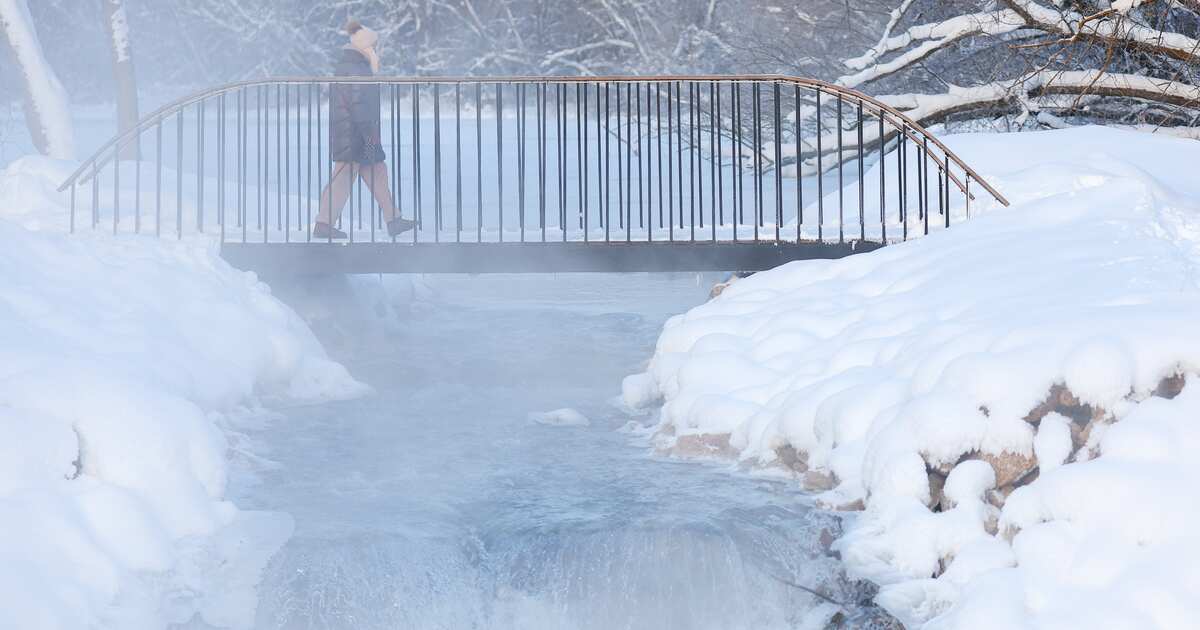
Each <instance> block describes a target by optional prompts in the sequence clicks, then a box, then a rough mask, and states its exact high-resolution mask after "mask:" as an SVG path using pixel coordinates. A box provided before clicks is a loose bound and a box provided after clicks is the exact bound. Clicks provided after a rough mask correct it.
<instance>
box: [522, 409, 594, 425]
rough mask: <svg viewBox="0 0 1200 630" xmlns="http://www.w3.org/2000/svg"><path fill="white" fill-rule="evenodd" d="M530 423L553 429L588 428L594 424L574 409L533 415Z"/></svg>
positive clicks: (530, 416) (530, 415) (530, 417)
mask: <svg viewBox="0 0 1200 630" xmlns="http://www.w3.org/2000/svg"><path fill="white" fill-rule="evenodd" d="M529 421H530V422H536V423H538V424H544V425H548V426H552V427H586V426H591V424H592V421H591V420H588V418H587V416H585V415H583V414H582V413H580V412H578V411H576V410H574V409H555V410H554V411H545V412H540V413H531V414H529Z"/></svg>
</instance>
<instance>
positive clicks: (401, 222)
mask: <svg viewBox="0 0 1200 630" xmlns="http://www.w3.org/2000/svg"><path fill="white" fill-rule="evenodd" d="M387 225H388V236H399V235H401V234H403V233H405V232H407V231H409V230H411V229H413V228H414V227H416V226H417V222H416V221H410V220H408V219H402V218H400V217H396V218H395V219H392V220H391V221H388V224H387Z"/></svg>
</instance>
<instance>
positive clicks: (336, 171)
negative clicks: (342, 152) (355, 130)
mask: <svg viewBox="0 0 1200 630" xmlns="http://www.w3.org/2000/svg"><path fill="white" fill-rule="evenodd" d="M357 170H358V169H357V168H355V165H353V164H351V163H349V162H334V163H333V179H331V180H329V184H327V185H326V186H325V190H324V191H323V192H322V193H321V209H320V211H319V212H318V213H317V223H325V224H327V225H333V222H334V220H335V217H334V216H333V212H332V209H333V208H337V216H338V217H340V216H342V209H344V208H345V207H346V201H348V200H349V199H350V186H351V184H353V183H354V174H355V171H357ZM330 197H332V198H333V202H332V204H331V203H330Z"/></svg>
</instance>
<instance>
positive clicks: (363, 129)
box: [313, 21, 416, 239]
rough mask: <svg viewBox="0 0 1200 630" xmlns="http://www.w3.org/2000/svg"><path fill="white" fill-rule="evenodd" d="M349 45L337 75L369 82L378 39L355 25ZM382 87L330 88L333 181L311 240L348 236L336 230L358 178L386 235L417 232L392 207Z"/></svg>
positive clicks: (349, 31) (375, 70) (374, 68)
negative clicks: (383, 222)
mask: <svg viewBox="0 0 1200 630" xmlns="http://www.w3.org/2000/svg"><path fill="white" fill-rule="evenodd" d="M346 34H347V35H348V36H349V37H350V43H348V44H347V45H346V46H345V47H344V48H342V50H341V51H339V53H338V57H337V59H338V61H337V65H336V67H335V69H334V74H335V75H336V76H339V77H369V76H374V75H375V74H376V73H378V72H379V54H378V52H377V51H376V47H377V46H378V44H379V35H377V34H376V33H375V31H372V30H371V29H369V28H367V27H365V26H363V25H362V24H361V23H359V22H357V21H352V22H350V23H349V24H347V25H346ZM379 92H380V90H379V85H378V84H374V83H341V84H334V85H333V86H332V87H331V88H330V95H329V157H330V159H331V160H332V161H333V176H332V178H330V180H329V184H328V185H327V186H325V190H324V191H323V192H322V193H321V203H320V211H319V212H318V213H317V222H316V225H315V226H313V237H314V238H324V239H335V238H336V239H343V238H346V233H345V232H343V231H342V230H339V229H337V228H336V227H334V222H335V220H336V219H337V217H340V216H341V214H342V210H343V208H344V207H345V206H346V202H347V201H348V200H349V198H350V190H351V187H352V186H353V185H354V181H355V178H361V179H362V182H363V183H364V184H366V186H367V188H369V189H370V190H371V195H372V196H373V197H374V198H375V202H376V203H378V204H379V207H380V209H381V210H382V211H383V217H384V219H385V220H386V221H387V231H388V235H389V236H392V237H395V236H398V235H399V234H402V233H404V232H407V231H408V230H411V229H413V227H415V225H416V223H415V222H414V221H410V220H408V219H405V218H402V217H401V216H400V212H399V211H398V210H397V209H396V204H395V203H393V202H392V191H391V187H390V186H389V182H388V169H387V164H386V163H385V161H386V160H387V155H386V154H385V153H384V152H383V146H382V142H381V139H382V135H381V133H380V122H379V105H380V96H379Z"/></svg>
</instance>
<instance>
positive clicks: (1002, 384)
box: [624, 128, 1200, 630]
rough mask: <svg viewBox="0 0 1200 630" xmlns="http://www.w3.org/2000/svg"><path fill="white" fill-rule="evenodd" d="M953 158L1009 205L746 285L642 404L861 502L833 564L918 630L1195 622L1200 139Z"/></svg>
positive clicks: (679, 338)
mask: <svg viewBox="0 0 1200 630" xmlns="http://www.w3.org/2000/svg"><path fill="white" fill-rule="evenodd" d="M946 140H947V143H948V144H949V145H950V146H951V148H952V149H953V150H955V151H956V152H958V153H959V154H960V155H961V156H962V157H963V158H964V159H965V160H966V161H967V163H969V164H972V165H973V166H974V167H976V168H977V169H978V170H979V171H980V173H981V174H982V175H984V176H985V177H987V178H988V179H989V181H991V182H992V183H994V184H995V185H996V186H997V187H998V188H999V189H1000V190H1001V191H1002V192H1003V193H1004V194H1005V195H1006V196H1008V198H1009V199H1010V200H1012V202H1013V204H1012V207H1010V208H1007V209H997V208H993V209H991V210H990V211H988V212H985V213H984V216H980V217H978V218H975V219H973V220H972V221H970V222H968V223H967V224H965V225H961V226H958V227H955V228H953V229H951V230H948V231H946V232H944V233H939V234H935V235H932V236H931V237H929V238H926V239H921V240H919V241H917V242H912V243H906V244H902V245H896V246H893V247H889V248H886V249H884V250H881V251H879V252H875V253H872V254H867V255H862V256H855V257H852V258H850V259H846V260H842V261H834V262H827V261H815V262H801V263H793V264H789V265H785V266H783V267H781V268H778V269H775V270H773V271H770V272H767V273H761V274H758V275H755V276H753V277H751V278H749V279H746V280H743V281H740V282H736V283H734V284H733V285H732V286H730V287H729V288H727V289H726V290H725V291H724V292H723V293H722V294H721V295H720V296H719V297H718V298H717V299H715V300H713V301H712V302H710V303H708V304H705V305H703V306H700V307H697V308H695V309H693V310H691V311H690V312H688V313H686V314H684V315H680V316H677V317H675V318H673V319H672V320H670V321H669V322H668V323H667V324H666V326H665V327H664V330H663V331H662V334H661V336H660V338H659V340H658V344H657V349H656V352H655V354H654V357H653V360H652V361H651V363H650V366H649V368H648V370H647V372H646V373H645V374H640V375H635V376H631V377H629V378H628V379H626V382H625V386H624V395H625V399H626V401H627V402H628V403H629V404H632V405H641V406H646V405H650V404H652V403H654V402H655V401H657V400H660V399H661V400H662V401H663V402H664V404H663V407H662V411H661V415H660V424H659V440H660V446H661V447H662V448H664V449H675V450H679V451H688V450H692V449H694V448H695V447H696V446H697V445H699V446H702V447H707V448H709V449H711V450H712V451H714V452H717V453H724V454H727V455H729V456H731V457H737V458H740V459H741V460H744V461H746V462H747V463H750V464H753V465H757V466H774V467H780V468H785V469H788V470H790V471H792V472H794V473H795V474H796V475H798V476H800V477H801V478H802V479H803V480H804V482H805V484H806V485H807V486H808V487H810V488H812V489H814V490H821V491H824V492H823V494H821V495H820V497H819V499H820V501H822V502H823V503H824V504H826V505H829V506H833V507H839V508H843V509H849V510H856V509H862V508H863V507H864V506H865V510H864V511H862V512H861V513H860V514H859V515H858V516H857V517H856V518H855V519H854V525H853V526H852V527H851V528H850V529H849V531H848V532H847V533H846V535H845V536H843V537H842V539H841V540H840V541H839V542H838V543H837V544H838V547H839V548H840V549H841V551H842V553H843V555H844V558H845V559H846V560H847V563H848V565H849V569H850V570H851V572H852V573H853V574H856V575H858V576H863V577H867V578H870V579H871V580H873V581H876V582H877V583H879V584H881V585H882V586H883V588H882V590H881V592H880V594H879V596H878V601H879V602H880V603H881V604H883V605H884V606H885V607H886V608H887V609H889V610H890V611H891V612H892V613H893V614H894V615H896V616H897V617H898V618H899V619H901V620H902V621H903V622H904V623H905V624H906V625H908V626H909V627H912V628H917V627H926V628H938V629H942V628H971V629H973V630H975V629H987V628H997V629H1000V628H1004V629H1011V628H1100V627H1103V628H1164V629H1165V628H1171V629H1178V628H1190V627H1195V623H1196V619H1197V618H1200V533H1198V532H1197V529H1196V528H1195V522H1196V520H1197V519H1198V518H1200V502H1197V501H1196V499H1195V496H1196V489H1197V487H1198V486H1200V465H1198V463H1197V462H1200V459H1198V458H1197V457H1196V453H1197V452H1198V450H1200V424H1198V423H1197V417H1198V412H1200V384H1198V380H1200V334H1197V330H1196V314H1197V313H1200V178H1198V177H1197V176H1196V165H1197V164H1200V144H1196V143H1195V142H1192V141H1188V140H1174V139H1169V138H1162V137H1154V136H1150V135H1139V134H1135V133H1131V132H1120V131H1114V130H1107V129H1102V128H1083V129H1074V130H1066V131H1055V132H1045V133H1030V134H1015V135H965V136H956V137H948V138H947V139H946ZM867 181H871V175H870V174H868V175H867Z"/></svg>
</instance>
